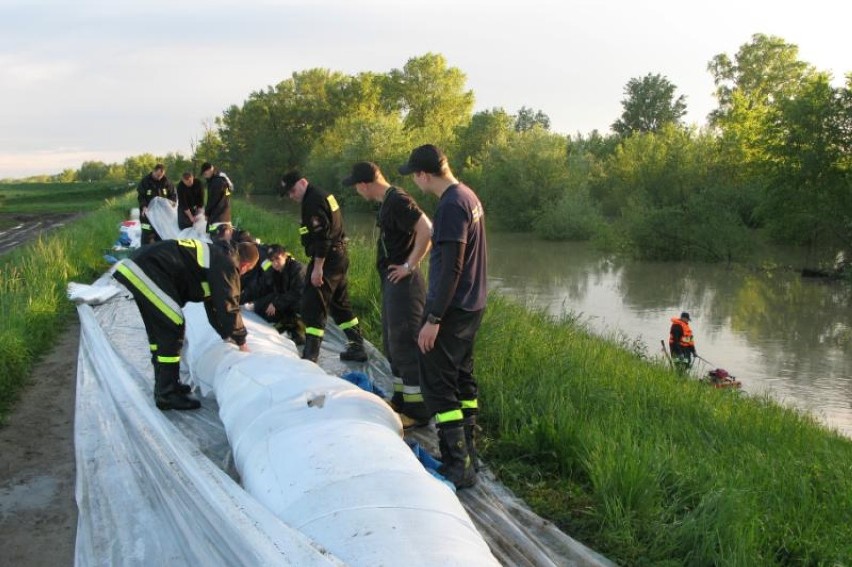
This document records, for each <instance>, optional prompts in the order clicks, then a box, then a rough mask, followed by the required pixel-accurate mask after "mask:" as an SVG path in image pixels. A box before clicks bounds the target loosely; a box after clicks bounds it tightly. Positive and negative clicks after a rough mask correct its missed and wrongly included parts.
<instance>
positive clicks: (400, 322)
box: [343, 161, 432, 428]
mask: <svg viewBox="0 0 852 567" xmlns="http://www.w3.org/2000/svg"><path fill="white" fill-rule="evenodd" d="M343 185H346V186H353V187H355V190H356V191H357V192H358V194H359V195H361V197H363V198H364V199H367V200H368V201H378V202H380V203H381V206H380V207H379V213H378V215H377V217H376V225H377V226H378V227H379V239H378V242H377V244H376V248H377V253H376V268H377V269H378V271H379V278H380V281H381V286H382V342H383V343H384V344H383V346H384V351H385V354H386V355H387V357H388V362H390V365H391V371H392V374H393V398H391V402H390V403H391V406H393V408H394V409H395V410H396V411H397V412H399V414H400V415H399V417H400V419H401V420H402V425H403V428H410V427H418V426H422V425H426V424H428V423H429V418H430V417H431V414H430V413H429V410H428V409H426V404H425V403H424V402H423V392H422V391H421V389H420V362H419V360H418V352H417V333H418V332H419V331H420V324H421V322H422V321H423V305H424V304H425V302H426V281H425V278H424V277H423V273H422V272H421V271H420V261H421V260H422V259H423V257H424V256H425V255H426V253H427V252H428V251H429V248H430V246H431V244H430V242H429V239H430V238H431V236H432V221H430V220H429V217H427V216H426V215H425V214H424V213H423V211H422V210H421V209H420V207H419V206H418V205H417V203H416V202H415V201H414V199H413V198H411V196H410V195H409V194H408V193H406V192H405V191H404V190H402V189H399V188H397V187H393V186H391V184H390V183H388V182H387V180H386V179H385V176H384V175H383V174H382V172H381V170H380V169H379V166H377V165H376V164H375V163H372V162H368V161H362V162H358V163H356V164H355V165H354V166H352V172H351V173H350V175H349V177H347V178H345V179H344V180H343Z"/></svg>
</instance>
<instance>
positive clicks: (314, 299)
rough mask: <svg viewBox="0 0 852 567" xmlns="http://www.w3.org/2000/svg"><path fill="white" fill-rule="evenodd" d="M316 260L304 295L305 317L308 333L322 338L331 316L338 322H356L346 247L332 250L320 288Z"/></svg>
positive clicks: (339, 323)
mask: <svg viewBox="0 0 852 567" xmlns="http://www.w3.org/2000/svg"><path fill="white" fill-rule="evenodd" d="M313 269H314V261H313V260H311V261H310V263H309V264H308V268H307V273H306V275H305V278H306V283H305V292H304V293H303V294H302V320H303V321H304V322H305V327H306V329H305V331H306V333H307V334H308V335H313V336H317V337H322V335H323V333H324V330H325V323H326V320H327V319H328V316H329V315H331V317H332V318H333V319H334V321H335V322H336V323H337V324H338V325H341V324H344V323H348V322H350V321H352V320H353V319H354V318H355V315H354V314H353V313H352V304H351V303H350V301H349V279H348V277H347V274H346V272H347V271H348V270H349V256H348V255H347V254H346V250H345V249H344V248H343V247H336V248H333V249H331V250H329V252H328V255H327V256H326V257H325V263H324V264H323V280H322V285H321V286H320V287H315V286H314V285H313V284H312V283H311V272H312V271H313Z"/></svg>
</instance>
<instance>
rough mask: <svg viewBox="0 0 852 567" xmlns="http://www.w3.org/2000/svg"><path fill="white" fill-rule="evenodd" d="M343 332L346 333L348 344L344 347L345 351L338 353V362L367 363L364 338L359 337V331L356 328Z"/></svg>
mask: <svg viewBox="0 0 852 567" xmlns="http://www.w3.org/2000/svg"><path fill="white" fill-rule="evenodd" d="M343 332H344V333H346V338H347V339H349V344H348V345H346V350H344V351H343V352H341V353H340V360H343V361H348V362H367V351H366V350H364V337H362V336H361V330H360V329H358V327H352V328H350V329H346V330H345V331H343Z"/></svg>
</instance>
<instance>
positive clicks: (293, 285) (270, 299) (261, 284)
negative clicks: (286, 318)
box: [243, 254, 305, 313]
mask: <svg viewBox="0 0 852 567" xmlns="http://www.w3.org/2000/svg"><path fill="white" fill-rule="evenodd" d="M261 269H262V270H263V273H262V274H261V276H260V278H259V279H258V280H257V282H256V284H255V286H254V287H253V288H252V289H247V290H246V293H245V294H243V302H244V303H248V302H249V301H254V302H255V303H258V304H262V305H269V304H270V303H271V304H272V305H274V306H275V309H276V310H277V311H279V312H282V313H283V312H286V311H292V312H298V311H299V305H300V304H301V302H302V293H303V292H304V291H305V266H304V265H303V264H302V263H301V262H299V261H298V260H296V259H295V258H293V257H292V256H290V255H289V254H287V261H286V263H285V264H284V268H283V269H282V270H281V271H280V272H277V271H275V269H274V268H273V267H272V262H271V261H270V260H266V261H265V262H264V263H263V265H262V266H261Z"/></svg>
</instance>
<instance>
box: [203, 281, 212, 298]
mask: <svg viewBox="0 0 852 567" xmlns="http://www.w3.org/2000/svg"><path fill="white" fill-rule="evenodd" d="M201 291H202V292H204V297H210V284H209V283H207V282H201Z"/></svg>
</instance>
